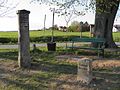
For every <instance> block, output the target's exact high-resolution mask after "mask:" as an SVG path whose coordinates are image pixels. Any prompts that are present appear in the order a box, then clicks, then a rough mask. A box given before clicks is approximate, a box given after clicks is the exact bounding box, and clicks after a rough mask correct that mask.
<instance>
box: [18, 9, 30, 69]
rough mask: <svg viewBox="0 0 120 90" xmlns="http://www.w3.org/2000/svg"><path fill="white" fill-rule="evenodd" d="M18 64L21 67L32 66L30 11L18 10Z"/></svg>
mask: <svg viewBox="0 0 120 90" xmlns="http://www.w3.org/2000/svg"><path fill="white" fill-rule="evenodd" d="M17 14H18V24H19V31H18V46H19V55H18V64H19V67H24V68H29V67H30V66H31V59H30V39H29V14H30V11H27V10H18V11H17Z"/></svg>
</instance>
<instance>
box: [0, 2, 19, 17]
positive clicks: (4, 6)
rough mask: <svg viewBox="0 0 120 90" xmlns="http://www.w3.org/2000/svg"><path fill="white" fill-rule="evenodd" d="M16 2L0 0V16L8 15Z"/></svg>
mask: <svg viewBox="0 0 120 90" xmlns="http://www.w3.org/2000/svg"><path fill="white" fill-rule="evenodd" d="M17 5H18V2H16V1H15V0H0V17H4V16H8V17H11V16H9V14H10V13H11V12H12V10H13V9H15V8H16V6H17Z"/></svg>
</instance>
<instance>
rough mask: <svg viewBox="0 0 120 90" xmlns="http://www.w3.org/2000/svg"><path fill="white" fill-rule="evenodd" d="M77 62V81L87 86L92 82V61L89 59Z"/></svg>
mask: <svg viewBox="0 0 120 90" xmlns="http://www.w3.org/2000/svg"><path fill="white" fill-rule="evenodd" d="M78 60H79V61H78V75H77V80H78V81H80V82H82V83H87V84H89V83H90V82H91V80H92V60H91V59H89V58H83V59H78Z"/></svg>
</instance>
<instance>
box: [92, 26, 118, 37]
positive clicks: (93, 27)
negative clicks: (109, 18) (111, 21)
mask: <svg viewBox="0 0 120 90" xmlns="http://www.w3.org/2000/svg"><path fill="white" fill-rule="evenodd" d="M94 29H95V25H94V24H90V33H91V35H92V34H94ZM112 31H113V32H120V25H113V29H112Z"/></svg>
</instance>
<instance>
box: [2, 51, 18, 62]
mask: <svg viewBox="0 0 120 90" xmlns="http://www.w3.org/2000/svg"><path fill="white" fill-rule="evenodd" d="M0 58H1V59H10V60H17V58H18V51H9V50H8V51H6V52H5V51H3V52H0Z"/></svg>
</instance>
